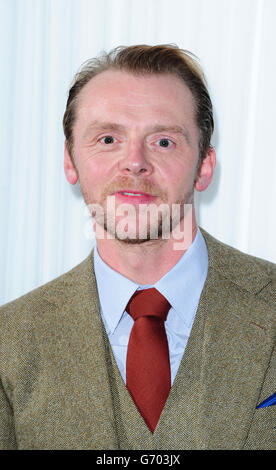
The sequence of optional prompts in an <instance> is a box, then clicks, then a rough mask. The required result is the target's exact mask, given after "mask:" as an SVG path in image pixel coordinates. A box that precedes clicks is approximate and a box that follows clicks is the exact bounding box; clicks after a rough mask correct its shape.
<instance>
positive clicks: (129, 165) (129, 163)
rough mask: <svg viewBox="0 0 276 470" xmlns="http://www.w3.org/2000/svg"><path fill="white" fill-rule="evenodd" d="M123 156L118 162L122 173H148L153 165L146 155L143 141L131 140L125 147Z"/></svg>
mask: <svg viewBox="0 0 276 470" xmlns="http://www.w3.org/2000/svg"><path fill="white" fill-rule="evenodd" d="M125 152H126V154H125V156H124V157H123V158H122V159H121V160H120V162H119V168H120V171H121V172H122V173H123V174H124V175H135V176H138V175H140V174H143V175H150V174H151V173H152V170H153V167H152V164H151V163H150V161H149V159H148V158H147V156H146V149H145V148H144V145H143V142H137V141H136V142H131V143H130V144H129V145H128V146H127V148H126V149H125Z"/></svg>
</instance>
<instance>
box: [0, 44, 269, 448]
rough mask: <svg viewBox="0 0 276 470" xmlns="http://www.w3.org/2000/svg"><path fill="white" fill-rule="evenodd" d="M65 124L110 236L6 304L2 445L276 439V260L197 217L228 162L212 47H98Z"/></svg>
mask: <svg viewBox="0 0 276 470" xmlns="http://www.w3.org/2000/svg"><path fill="white" fill-rule="evenodd" d="M63 124H64V132H65V137H66V141H65V153H64V169H65V174H66V178H67V180H68V181H69V183H71V184H76V182H77V181H78V180H79V182H80V187H81V191H82V194H83V197H84V199H85V202H86V203H87V205H88V207H89V208H90V210H91V214H92V216H93V220H94V229H95V233H96V237H97V246H96V248H95V250H94V251H93V252H92V253H91V254H90V255H89V257H88V258H87V259H86V260H84V261H83V262H82V263H80V264H79V265H78V266H76V267H75V268H73V269H72V270H71V271H69V272H68V273H66V274H64V275H63V276H61V277H59V278H57V279H55V280H53V281H51V282H49V283H48V284H46V285H44V286H42V287H40V288H38V289H35V290H34V291H32V292H30V293H28V294H27V295H24V296H23V297H21V298H19V299H17V300H15V301H13V302H10V303H8V304H7V305H5V306H3V307H2V308H1V311H0V313H1V328H0V331H1V333H0V335H1V336H0V337H1V351H0V354H1V363H0V374H1V375H0V376H1V401H0V403H1V419H0V447H1V448H3V449H14V448H19V449H271V448H273V446H274V438H275V421H273V411H274V409H275V408H274V407H273V406H263V405H262V406H263V407H261V408H257V406H258V405H260V404H261V403H262V402H264V401H265V400H266V399H267V398H269V397H271V396H272V398H270V402H271V403H273V393H274V392H275V375H274V370H275V364H274V368H273V357H274V360H275V356H273V345H274V337H275V329H273V317H274V312H275V266H274V265H273V264H272V263H269V262H267V261H263V260H259V259H256V258H253V257H250V256H248V255H245V254H242V253H240V252H239V251H237V250H235V249H233V248H230V247H228V246H226V245H224V244H222V243H220V242H218V241H217V240H215V239H214V238H212V237H211V236H210V235H208V234H207V233H206V232H205V231H204V230H202V229H201V230H200V229H199V228H198V226H197V223H196V219H195V212H194V202H193V201H194V199H193V195H194V189H196V190H197V191H203V190H205V189H206V188H207V187H208V185H209V184H210V182H211V180H212V175H213V171H214V167H215V151H214V149H213V148H212V146H211V144H210V140H211V135H212V131H213V115H212V104H211V100H210V97H209V94H208V91H207V88H206V85H205V81H204V76H203V74H202V72H201V70H200V68H199V66H198V64H197V62H196V61H195V60H194V59H193V58H192V55H191V54H190V53H187V52H185V51H182V50H180V49H178V48H177V47H174V46H154V47H150V46H131V47H127V48H117V49H116V50H114V51H112V52H111V53H110V54H106V55H104V56H102V57H100V58H98V59H94V60H91V61H89V62H88V63H86V64H85V65H84V67H83V69H82V70H81V71H80V73H79V74H78V75H77V76H76V78H75V81H74V83H73V85H72V87H71V89H70V92H69V97H68V101H67V108H66V112H65V115H64V121H63ZM265 404H266V403H265ZM265 404H264V405H265Z"/></svg>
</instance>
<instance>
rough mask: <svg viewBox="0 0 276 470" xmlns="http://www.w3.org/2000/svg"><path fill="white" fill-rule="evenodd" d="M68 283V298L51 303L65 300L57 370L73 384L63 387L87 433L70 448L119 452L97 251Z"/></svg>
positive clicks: (65, 295)
mask: <svg viewBox="0 0 276 470" xmlns="http://www.w3.org/2000/svg"><path fill="white" fill-rule="evenodd" d="M62 280H63V281H62V285H59V286H58V288H59V289H62V290H63V296H61V295H56V294H55V292H53V291H52V298H49V297H48V301H52V302H56V299H59V298H63V304H62V305H59V306H58V309H57V312H59V313H58V317H57V319H56V323H57V324H56V331H58V332H59V333H58V334H60V335H62V338H65V341H61V342H59V344H60V352H59V354H58V361H61V358H62V362H60V363H59V364H57V367H61V368H62V372H60V374H61V373H62V374H63V377H64V376H65V377H66V381H67V383H66V384H62V385H61V386H62V393H63V395H64V399H65V400H67V406H68V407H69V403H71V404H72V406H71V407H70V408H71V417H70V422H74V421H75V422H78V423H79V427H80V429H81V432H80V433H79V434H78V433H76V432H75V431H74V432H73V434H72V436H73V440H74V442H71V443H70V447H71V448H73V449H78V448H79V449H117V448H118V444H117V436H116V430H115V421H114V415H113V402H112V396H111V390H110V384H109V376H108V370H107V363H106V353H105V344H104V340H103V325H102V320H101V316H100V313H99V303H98V294H97V286H96V280H95V276H94V270H93V253H91V254H90V255H89V257H88V258H87V259H85V260H84V261H83V262H82V263H81V264H79V265H78V266H77V267H76V268H74V269H73V270H72V271H71V272H70V273H68V274H67V275H65V276H63V277H62ZM64 300H65V301H64ZM60 364H62V366H60ZM64 380H65V379H64ZM73 404H76V406H73ZM72 414H73V416H72ZM63 424H65V423H63ZM68 426H69V423H67V427H68ZM63 432H64V433H65V431H63ZM66 432H67V431H66ZM60 433H61V430H60ZM65 440H66V439H65ZM66 442H68V440H67V441H66Z"/></svg>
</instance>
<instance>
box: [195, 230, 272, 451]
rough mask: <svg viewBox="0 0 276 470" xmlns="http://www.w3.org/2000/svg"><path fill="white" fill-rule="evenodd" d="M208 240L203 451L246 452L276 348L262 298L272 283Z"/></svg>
mask: <svg viewBox="0 0 276 470" xmlns="http://www.w3.org/2000/svg"><path fill="white" fill-rule="evenodd" d="M203 234H204V236H205V239H206V242H207V245H208V253H209V271H208V277H207V280H206V284H205V286H204V292H203V296H202V300H201V302H200V305H199V313H201V312H203V314H204V317H205V321H204V328H203V331H204V334H203V338H202V349H201V359H202V363H201V368H200V370H201V372H200V383H199V387H200V396H201V399H200V409H199V416H200V433H201V441H202V444H203V448H208V449H241V448H243V446H244V444H245V441H246V437H247V435H248V432H249V429H250V424H251V421H252V418H253V415H254V412H255V408H256V405H257V403H258V398H259V396H260V392H261V388H262V384H263V381H264V374H265V371H266V369H267V365H268V362H269V358H270V355H271V351H272V348H273V337H272V334H271V330H270V326H271V325H270V324H269V321H267V318H269V317H270V315H267V313H268V311H267V310H268V309H269V306H268V305H267V303H265V302H264V301H263V300H262V299H261V298H260V297H258V295H257V294H258V293H259V292H260V291H261V290H262V289H263V288H264V286H266V285H267V284H268V283H269V282H270V279H269V277H268V276H266V275H265V274H264V271H262V272H261V271H260V272H258V270H257V269H255V270H253V269H252V271H250V270H249V269H248V265H247V266H246V267H245V264H246V263H245V262H244V263H242V262H241V261H240V263H241V265H240V266H239V265H238V262H235V261H236V260H235V257H234V256H235V255H234V256H233V255H232V256H231V251H230V250H231V249H229V248H228V247H225V248H224V245H223V244H221V245H220V244H219V243H218V242H216V241H214V240H213V239H212V238H211V237H210V236H208V235H207V234H206V233H205V232H204V233H203ZM228 250H229V251H228ZM232 251H233V250H232ZM238 259H239V260H240V257H239V256H238V257H237V260H238ZM244 261H245V259H244ZM231 269H232V270H233V273H232V274H231ZM264 313H265V314H266V315H264ZM271 314H272V312H271ZM271 318H272V315H271Z"/></svg>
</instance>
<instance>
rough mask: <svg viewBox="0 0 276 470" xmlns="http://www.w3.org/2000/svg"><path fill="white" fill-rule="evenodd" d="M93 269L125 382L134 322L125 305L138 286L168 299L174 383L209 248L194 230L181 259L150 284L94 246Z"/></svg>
mask: <svg viewBox="0 0 276 470" xmlns="http://www.w3.org/2000/svg"><path fill="white" fill-rule="evenodd" d="M94 253H95V254H94V269H95V275H96V281H97V287H98V293H99V300H100V312H101V315H102V319H103V323H104V326H105V329H106V332H107V335H108V338H109V341H110V344H111V347H112V351H113V354H114V357H115V360H116V362H117V365H118V368H119V371H120V373H121V375H122V378H123V380H124V382H125V383H126V354H127V345H128V340H129V336H130V332H131V328H132V325H133V323H134V321H133V319H132V318H131V316H130V315H129V314H128V313H127V312H126V311H125V308H126V306H127V304H128V302H129V300H130V298H131V296H132V295H133V294H134V292H135V291H136V290H137V289H145V288H149V287H155V288H156V289H157V290H158V291H159V292H160V293H161V294H162V295H163V296H164V297H166V299H167V300H168V301H169V302H170V304H171V308H170V310H169V313H168V316H167V320H166V322H165V329H166V333H167V338H168V345H169V353H170V365H171V384H173V382H174V379H175V376H176V373H177V370H178V367H179V365H180V362H181V359H182V356H183V353H184V351H185V348H186V345H187V341H188V339H189V335H190V332H191V329H192V326H193V321H194V318H195V314H196V310H197V306H198V303H199V299H200V295H201V292H202V289H203V286H204V283H205V280H206V276H207V271H208V251H207V246H206V243H205V240H204V238H203V236H202V234H201V232H200V230H199V229H198V230H197V234H196V237H195V239H194V241H193V243H192V244H191V246H190V247H189V249H188V250H187V251H186V252H185V253H184V255H183V256H182V257H181V258H180V260H179V261H178V262H177V263H176V264H175V265H174V266H173V268H172V269H171V270H170V271H168V272H167V273H166V274H165V275H164V276H163V277H162V278H161V279H159V281H157V282H156V283H155V284H153V285H146V286H145V285H139V284H136V283H135V282H133V281H131V280H130V279H128V278H126V277H125V276H122V275H121V274H119V273H118V272H116V271H114V270H113V269H112V268H110V267H109V266H108V265H107V264H106V263H105V262H104V261H103V260H102V259H101V257H100V256H99V253H98V250H97V247H95V250H94Z"/></svg>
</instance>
